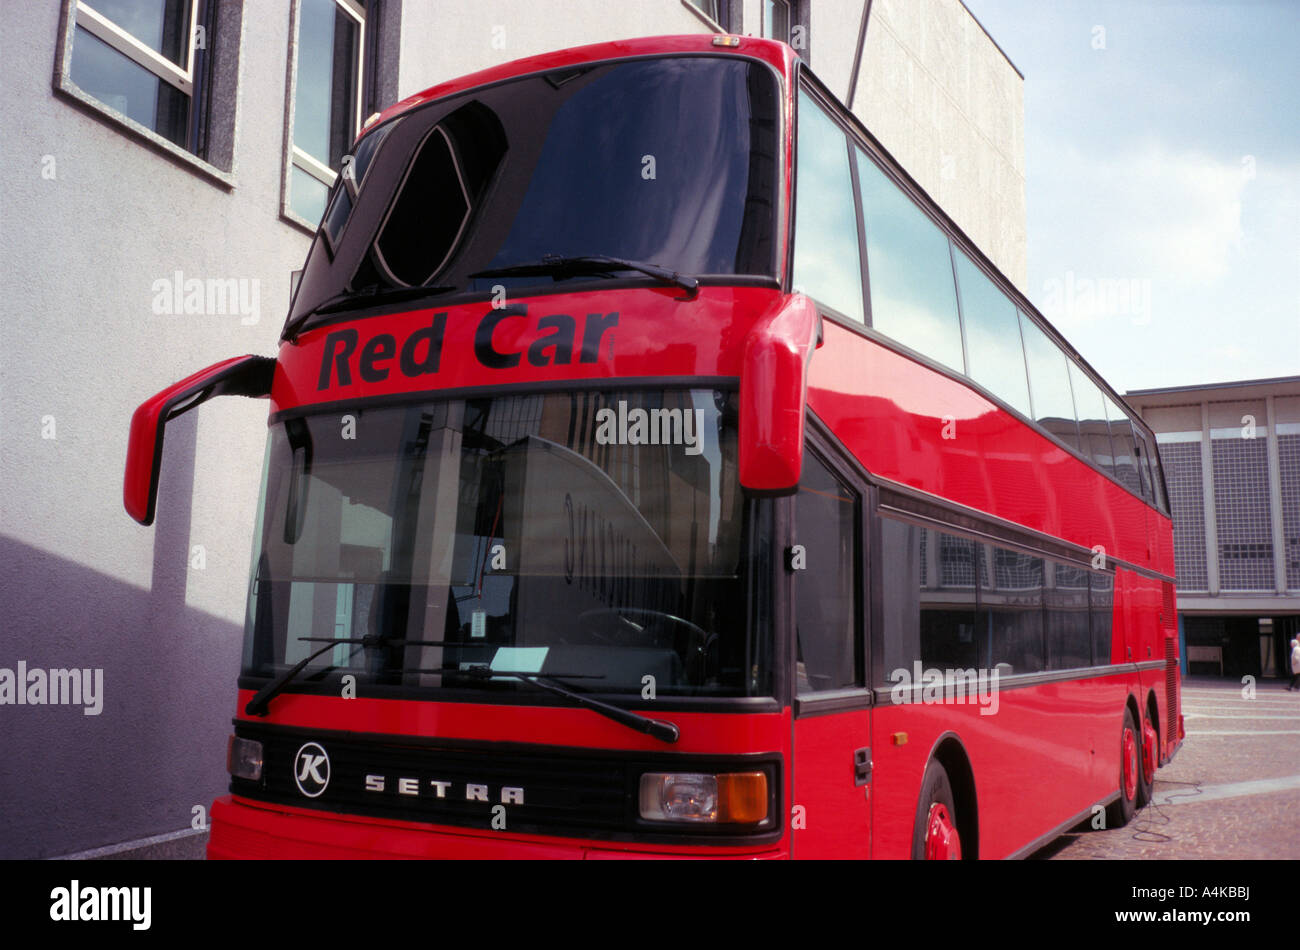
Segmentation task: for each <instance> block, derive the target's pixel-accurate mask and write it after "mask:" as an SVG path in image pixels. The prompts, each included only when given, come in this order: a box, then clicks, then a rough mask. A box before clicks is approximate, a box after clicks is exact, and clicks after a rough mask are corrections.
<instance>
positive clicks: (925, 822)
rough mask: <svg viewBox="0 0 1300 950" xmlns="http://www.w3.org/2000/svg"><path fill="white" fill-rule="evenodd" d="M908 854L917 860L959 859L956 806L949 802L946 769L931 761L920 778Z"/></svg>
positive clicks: (959, 842)
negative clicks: (914, 821)
mask: <svg viewBox="0 0 1300 950" xmlns="http://www.w3.org/2000/svg"><path fill="white" fill-rule="evenodd" d="M912 858H913V860H917V861H922V860H924V861H959V860H961V835H960V834H958V832H957V806H956V805H955V804H954V802H953V795H952V783H951V782H950V781H949V780H948V772H947V770H946V769H944V767H943V766H942V765H940V764H939V763H938V762H931V763H930V767H929V768H927V769H926V770H925V779H924V781H922V782H921V796H920V798H919V800H918V801H917V808H916V825H915V826H914V829H913V831H912Z"/></svg>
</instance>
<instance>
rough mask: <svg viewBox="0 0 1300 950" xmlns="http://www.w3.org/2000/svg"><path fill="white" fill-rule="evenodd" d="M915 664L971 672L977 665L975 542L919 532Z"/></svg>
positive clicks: (978, 662) (929, 532)
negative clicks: (918, 624)
mask: <svg viewBox="0 0 1300 950" xmlns="http://www.w3.org/2000/svg"><path fill="white" fill-rule="evenodd" d="M917 553H918V555H919V560H920V563H921V572H920V573H921V577H920V581H921V663H922V665H923V666H925V667H936V668H953V669H971V668H974V667H977V666H979V665H980V652H981V651H980V646H979V629H978V624H977V623H976V618H975V542H974V541H970V540H968V539H966V538H957V537H953V536H952V535H948V534H940V533H939V532H937V531H925V530H923V531H921V532H920V546H919V551H918V552H917Z"/></svg>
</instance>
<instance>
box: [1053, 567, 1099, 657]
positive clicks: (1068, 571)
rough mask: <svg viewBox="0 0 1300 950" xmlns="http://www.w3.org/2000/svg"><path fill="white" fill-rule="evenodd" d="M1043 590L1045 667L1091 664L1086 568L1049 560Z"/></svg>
mask: <svg viewBox="0 0 1300 950" xmlns="http://www.w3.org/2000/svg"><path fill="white" fill-rule="evenodd" d="M1046 582H1047V586H1046V587H1045V588H1044V590H1043V621H1044V623H1045V624H1046V628H1047V668H1048V669H1050V670H1069V669H1076V668H1078V667H1083V666H1090V665H1091V664H1092V646H1091V644H1090V643H1089V636H1090V635H1089V626H1088V572H1087V571H1086V570H1084V569H1083V568H1079V567H1072V566H1070V565H1068V564H1057V563H1054V562H1049V564H1048V574H1047V577H1046Z"/></svg>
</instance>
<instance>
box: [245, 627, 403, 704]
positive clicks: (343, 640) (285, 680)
mask: <svg viewBox="0 0 1300 950" xmlns="http://www.w3.org/2000/svg"><path fill="white" fill-rule="evenodd" d="M298 639H300V640H311V641H319V640H322V639H324V638H323V637H299V638H298ZM348 643H359V644H361V646H363V647H366V648H367V649H369V648H371V647H378V646H387V645H388V641H386V640H384V638H383V637H376V636H368V637H339V638H338V639H337V640H330V642H329V646H324V647H321V648H320V649H319V650H317V651H316V652H315V653H311V654H308V655H307V656H306V657H305V658H303V659H301V660H299V661H298V662H297V663H295V664H294V665H293V666H291V667H289V668H288V669H287V670H285V671H284V672H283V673H281V674H280V675H279V676H277V677H276V678H275V679H273V680H271V682H269V683H267V684H266V685H265V686H263V687H262V688H261V689H259V690H258V691H257V695H256V696H254V697H253V698H252V699H250V700H249V701H248V705H246V706H245V707H244V715H246V716H265V715H266V714H267V707H268V706H270V704H271V700H273V699H274V698H275V697H276V696H278V695H279V694H280V693H282V692H283V691H284V688H285V687H286V686H288V685H289V684H290V683H292V682H293V681H294V680H295V679H297V677H298V674H299V673H301V672H302V671H303V670H305V669H306V668H307V664H308V663H310V662H311V661H312V660H314V659H316V657H318V656H320V655H321V654H322V653H328V652H329V651H330V650H333V649H334V648H335V647H336V646H342V645H344V644H348Z"/></svg>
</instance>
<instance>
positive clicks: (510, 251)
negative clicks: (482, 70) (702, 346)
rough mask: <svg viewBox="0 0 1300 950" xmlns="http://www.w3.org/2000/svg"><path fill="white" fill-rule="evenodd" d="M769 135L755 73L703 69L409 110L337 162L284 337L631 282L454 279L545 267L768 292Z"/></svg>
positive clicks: (554, 79)
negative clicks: (373, 315) (749, 285)
mask: <svg viewBox="0 0 1300 950" xmlns="http://www.w3.org/2000/svg"><path fill="white" fill-rule="evenodd" d="M779 118H780V104H779V80H778V77H777V76H776V74H775V73H774V72H773V71H772V70H771V69H769V68H768V67H767V66H765V65H762V64H759V63H756V62H752V61H749V60H743V59H737V58H721V57H713V56H690V57H666V58H653V59H639V60H629V61H624V62H615V63H604V64H595V65H591V66H583V67H579V68H575V69H569V70H566V71H563V72H554V73H545V74H535V75H532V76H528V77H525V78H522V79H516V80H511V81H508V82H503V83H499V84H496V85H489V86H484V87H481V88H478V89H475V90H472V91H471V92H468V93H464V94H460V95H457V96H453V97H450V98H448V99H443V100H438V101H435V102H433V103H430V104H429V105H427V106H422V107H420V108H417V109H415V110H413V111H411V112H410V113H407V114H405V115H402V116H399V117H398V118H396V119H394V120H391V121H389V122H387V123H385V124H383V125H381V126H378V127H377V128H375V129H374V130H372V131H371V132H369V133H367V135H366V136H365V137H364V138H363V139H362V140H361V141H360V142H359V143H358V145H357V147H356V150H355V152H354V154H353V155H350V156H347V157H346V158H345V160H344V166H345V167H344V171H343V173H342V174H340V176H339V180H338V182H337V183H336V185H335V187H334V191H333V194H332V195H331V198H330V201H329V204H328V205H327V207H326V211H325V215H324V218H323V220H322V222H321V226H320V229H319V231H318V232H317V236H316V240H315V242H314V243H313V245H312V250H311V252H310V254H309V256H308V259H307V264H306V265H305V267H304V270H303V275H302V279H301V281H300V284H299V288H298V291H297V294H296V296H295V299H294V303H293V307H292V312H291V314H290V324H292V325H295V326H308V325H310V315H311V314H312V312H313V311H314V310H316V309H317V308H320V307H321V306H322V305H323V304H327V303H329V304H331V305H332V309H337V302H338V301H340V300H343V301H346V299H347V298H348V296H350V295H355V296H356V297H357V305H358V306H363V305H365V302H366V300H365V298H366V297H367V296H373V297H375V299H376V300H378V299H381V298H382V297H383V296H385V295H387V296H391V294H386V292H389V291H392V290H402V289H405V288H412V287H416V288H418V287H428V286H436V287H437V288H438V289H439V290H440V291H448V292H449V291H460V292H464V293H483V294H487V293H491V292H493V291H494V288H496V287H498V286H502V287H504V288H506V289H507V290H508V291H509V292H511V293H515V292H517V291H518V290H519V289H520V288H525V289H530V290H537V289H542V288H547V287H554V286H555V284H556V282H557V281H566V282H568V281H573V280H595V281H607V280H608V279H609V278H610V277H624V278H633V279H636V278H641V279H644V275H643V274H641V273H638V272H637V271H635V270H628V271H626V272H619V271H612V272H611V271H600V272H591V271H581V270H579V271H576V272H575V271H573V270H572V269H568V270H565V269H561V270H557V271H554V272H542V273H531V274H521V275H515V276H503V275H498V276H490V277H489V276H479V277H475V276H472V275H475V274H478V273H479V272H481V271H496V270H501V269H507V268H516V267H518V266H520V265H527V264H536V263H538V262H539V261H542V260H543V259H544V258H551V257H575V256H584V255H588V256H590V255H600V256H604V257H614V258H620V259H623V260H629V261H636V262H641V263H645V264H652V265H658V266H660V267H663V268H667V269H669V270H671V271H674V272H680V273H682V274H690V275H695V276H701V275H705V276H708V275H713V276H733V277H734V276H736V275H751V276H760V277H766V278H772V277H773V275H774V274H775V273H776V270H775V258H774V242H773V234H774V223H773V222H774V215H775V207H776V194H777V180H778V173H779V168H778V160H777V156H778V153H779V149H778V141H779Z"/></svg>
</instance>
